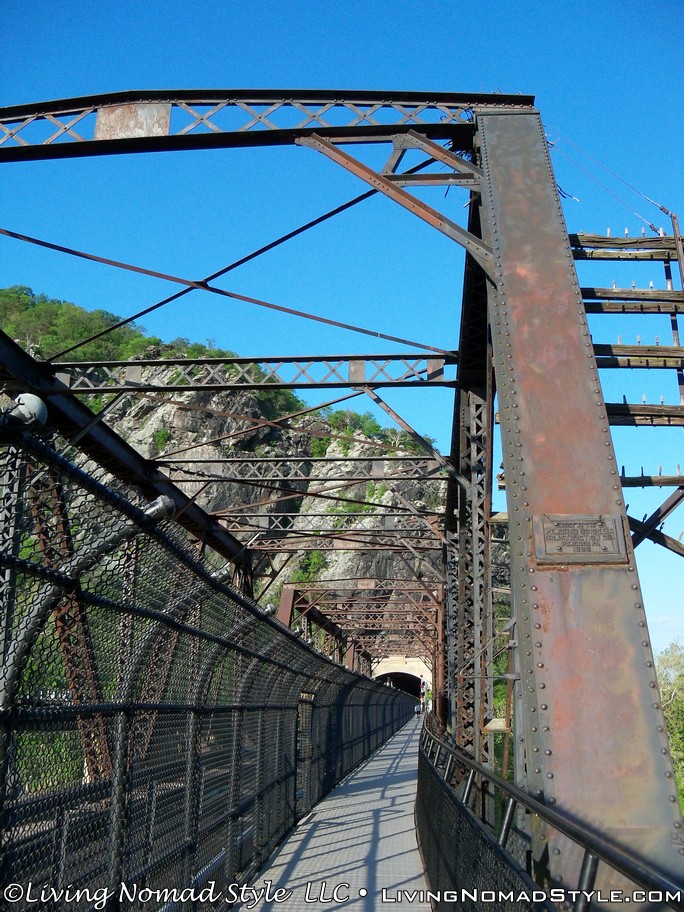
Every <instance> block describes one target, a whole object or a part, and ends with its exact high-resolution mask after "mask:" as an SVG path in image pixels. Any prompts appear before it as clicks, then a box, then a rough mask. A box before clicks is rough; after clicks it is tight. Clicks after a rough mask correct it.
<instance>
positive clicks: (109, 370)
mask: <svg viewBox="0 0 684 912" xmlns="http://www.w3.org/2000/svg"><path fill="white" fill-rule="evenodd" d="M456 361H457V356H456V354H455V353H453V354H451V355H449V354H446V353H445V355H444V356H443V357H440V356H436V355H435V354H433V353H415V354H414V353H409V354H394V355H318V356H316V355H305V356H287V357H281V358H268V357H267V358H238V357H232V358H156V359H141V360H136V361H98V362H82V361H70V362H58V363H55V364H54V365H52V370H53V371H54V374H55V376H56V378H57V379H58V380H60V381H61V382H62V383H63V384H64V385H65V386H66V387H68V389H69V390H70V391H71V392H72V393H74V394H76V393H78V395H80V396H84V395H85V396H87V395H101V394H102V393H103V392H109V393H116V392H130V393H133V392H139V393H154V392H161V391H165V392H191V391H196V390H206V389H210V390H214V391H216V392H219V391H223V390H246V389H247V390H261V389H269V390H273V389H297V388H299V387H302V388H309V389H338V388H344V389H348V388H350V387H356V386H360V385H366V386H370V387H384V386H416V385H417V386H422V385H424V384H428V385H430V386H445V387H450V386H453V385H454V380H453V379H451V378H450V377H449V375H448V371H447V368H448V367H451V366H453V365H454V364H455V363H456ZM3 379H4V378H3ZM7 384H8V386H7V388H8V389H12V378H11V377H8V378H7Z"/></svg>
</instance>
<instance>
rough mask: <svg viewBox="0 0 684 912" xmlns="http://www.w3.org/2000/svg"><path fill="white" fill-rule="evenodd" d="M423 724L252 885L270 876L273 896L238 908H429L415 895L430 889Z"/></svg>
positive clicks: (341, 788) (370, 765) (343, 791)
mask: <svg viewBox="0 0 684 912" xmlns="http://www.w3.org/2000/svg"><path fill="white" fill-rule="evenodd" d="M421 724H422V718H417V719H413V720H411V721H410V722H409V723H408V724H407V725H406V726H405V727H404V728H403V729H402V730H401V731H400V732H398V733H397V734H396V735H394V737H393V738H391V739H390V740H389V741H388V742H387V743H386V744H385V745H384V746H383V747H382V748H380V750H378V751H376V753H375V754H373V756H372V757H370V758H369V759H368V760H366V762H365V763H362V764H361V765H360V766H359V767H357V769H355V770H354V771H353V772H352V773H351V774H350V775H349V776H347V778H346V779H345V780H344V781H343V782H342V783H341V784H340V785H338V786H337V788H335V789H333V791H332V792H330V794H329V795H328V796H327V797H326V798H324V800H323V801H321V802H320V803H319V804H317V805H316V807H314V809H313V810H312V812H311V813H310V814H309V815H308V816H307V817H305V818H304V819H303V820H302V821H301V822H300V823H299V825H298V826H297V828H296V829H295V830H294V832H293V833H292V835H291V836H290V837H289V838H288V839H287V840H286V841H285V842H284V843H283V844H282V845H281V846H280V847H279V848H278V850H277V851H276V853H275V854H274V855H273V856H272V858H271V859H270V860H269V862H268V864H267V866H266V868H264V869H263V870H262V871H261V873H260V875H259V878H258V879H257V880H256V881H255V882H254V884H253V886H254V887H256V889H257V890H258V889H259V888H262V889H263V888H264V887H265V886H266V884H267V883H268V882H269V881H270V882H271V885H270V887H269V894H270V897H269V896H263V898H262V899H261V900H260V901H258V902H256V903H254V900H253V899H251V901H249V902H248V903H242V904H241V905H240V906H239V907H238V908H240V909H241V910H244V909H246V908H248V907H249V908H252V909H256V910H259V912H266V910H273V912H277V910H282V912H300V910H302V912H304V910H310V912H324V910H327V912H336V910H337V909H340V908H344V910H345V912H375V910H377V909H387V910H388V912H389V910H391V909H396V908H397V907H396V905H395V904H396V903H397V902H403V903H406V904H408V908H409V909H410V910H411V912H429V910H430V904H429V903H428V902H427V901H425V900H424V899H423V897H422V896H421V895H420V893H416V891H425V890H426V889H427V887H426V884H425V878H424V876H423V865H422V863H421V859H420V854H419V852H418V846H417V843H416V833H415V824H414V817H413V808H414V803H415V798H416V773H417V766H418V740H419V736H420V729H421ZM276 890H281V891H283V892H282V893H281V894H280V895H278V896H277V898H275V899H273V898H272V897H274V896H275V891H276ZM400 908H402V909H404V908H407V906H401V907H400Z"/></svg>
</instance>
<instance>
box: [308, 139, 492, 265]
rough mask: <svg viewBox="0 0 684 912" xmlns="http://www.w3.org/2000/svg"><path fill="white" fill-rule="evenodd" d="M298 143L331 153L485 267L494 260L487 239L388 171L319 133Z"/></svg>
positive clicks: (350, 169)
mask: <svg viewBox="0 0 684 912" xmlns="http://www.w3.org/2000/svg"><path fill="white" fill-rule="evenodd" d="M297 143H298V144H299V145H302V146H308V147H309V148H311V149H315V150H316V151H318V152H322V153H323V154H324V155H327V157H328V158H329V159H330V160H331V161H334V162H335V163H336V164H338V165H341V166H342V167H343V168H346V170H347V171H349V172H350V173H351V174H354V175H356V177H359V178H361V180H364V181H365V182H366V183H367V184H369V185H370V186H371V187H373V188H374V189H375V190H379V191H380V193H383V194H384V195H385V196H387V197H389V198H390V199H391V200H393V201H394V202H395V203H398V204H399V205H400V206H403V208H404V209H407V210H408V211H409V212H411V213H413V215H417V216H418V218H420V219H422V220H423V221H424V222H426V223H427V224H428V225H430V226H431V227H432V228H436V229H437V230H438V231H440V232H441V233H442V234H445V235H446V236H447V237H448V238H451V240H452V241H456V242H457V243H458V244H461V245H462V246H463V247H465V249H466V250H467V251H468V252H469V253H470V254H471V256H473V257H474V258H475V259H476V260H477V261H478V262H479V263H480V264H481V265H482V267H483V268H484V269H487V268H488V264H489V263H490V261H491V251H490V249H489V247H488V246H487V244H485V243H483V241H482V240H481V239H480V238H478V237H476V236H475V235H473V234H471V233H470V232H469V231H466V230H465V229H464V228H461V226H460V225H458V224H457V223H456V222H454V221H452V220H451V219H449V218H447V217H446V216H445V215H442V214H441V213H440V212H437V211H436V210H435V209H433V208H432V207H431V206H428V205H426V204H425V203H423V202H422V201H421V200H419V199H418V198H417V197H415V196H412V195H411V194H410V193H406V191H405V190H402V189H401V188H400V187H397V186H396V185H395V184H394V183H392V181H391V180H389V179H388V178H387V177H386V175H384V174H379V173H378V172H376V171H374V170H373V169H372V168H369V167H368V166H367V165H365V164H363V162H360V161H358V160H357V159H355V158H354V157H353V156H351V155H349V154H348V153H347V152H344V151H343V150H342V149H339V148H338V147H337V146H336V145H334V143H332V142H329V141H328V140H327V139H325V138H324V137H323V136H320V135H318V134H315V133H314V134H313V135H311V136H309V137H304V138H301V139H298V140H297Z"/></svg>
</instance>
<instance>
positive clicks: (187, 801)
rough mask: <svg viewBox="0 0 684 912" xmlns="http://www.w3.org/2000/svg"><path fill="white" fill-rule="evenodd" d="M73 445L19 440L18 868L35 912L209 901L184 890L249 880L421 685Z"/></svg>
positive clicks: (12, 599) (3, 633) (8, 831)
mask: <svg viewBox="0 0 684 912" xmlns="http://www.w3.org/2000/svg"><path fill="white" fill-rule="evenodd" d="M5 433H7V432H5ZM65 446H66V444H65V442H64V441H59V440H58V441H54V440H52V441H49V442H46V440H45V439H41V438H39V437H36V436H33V435H30V434H28V433H27V432H21V433H17V434H16V435H15V436H13V437H11V438H6V440H5V442H4V444H3V446H2V449H1V451H0V509H1V510H2V527H1V529H0V536H1V537H2V556H1V559H0V589H1V590H2V627H1V629H0V637H1V646H2V655H3V665H2V671H1V674H0V712H1V716H0V721H1V726H2V728H1V733H0V735H1V737H0V831H1V834H2V836H1V838H2V862H1V863H2V885H3V888H4V889H5V890H7V887H8V885H15V886H13V887H12V890H14V893H13V894H11V895H12V897H13V899H14V900H15V901H14V902H13V906H12V908H13V909H15V910H17V912H23V910H24V909H35V908H49V909H51V910H60V909H66V908H68V909H69V910H70V912H76V910H81V909H82V910H89V909H93V908H123V909H130V910H137V909H143V908H144V909H146V910H149V909H162V908H163V909H165V910H168V912H170V910H171V909H191V908H207V906H206V905H198V904H197V902H196V901H193V900H190V899H189V900H187V901H182V902H180V903H178V902H173V901H170V900H168V901H165V900H164V897H165V896H167V897H168V896H169V895H171V894H169V892H168V891H170V890H173V889H176V890H179V889H181V888H193V889H194V890H195V895H196V891H197V890H200V889H201V888H202V887H203V886H205V885H207V884H210V883H212V882H213V883H215V885H216V891H217V892H220V891H223V890H225V889H226V887H227V886H228V885H230V884H235V883H248V882H249V878H250V877H252V876H253V875H254V873H255V872H256V871H257V870H258V869H259V867H260V866H261V865H262V864H263V862H264V861H265V859H266V858H267V857H268V856H269V854H270V853H271V852H272V851H273V849H274V848H275V846H276V845H277V844H278V843H279V842H280V841H281V840H282V838H283V837H284V836H285V834H286V833H287V832H288V831H289V829H290V828H291V827H292V826H293V825H294V824H295V823H296V821H297V820H298V819H299V818H300V817H301V816H303V815H304V814H305V813H307V811H308V810H309V808H310V807H311V806H312V805H313V804H314V803H315V802H316V801H318V800H319V799H320V798H321V797H322V796H323V795H325V794H326V792H328V791H329V790H330V789H331V788H332V787H333V786H334V785H335V784H336V783H337V782H339V780H340V779H341V778H342V777H344V776H345V775H346V774H347V773H348V772H349V771H350V770H351V769H353V768H354V767H355V766H356V765H357V764H358V763H360V762H361V761H362V760H363V759H364V758H366V757H367V756H368V755H369V754H370V753H371V752H372V751H374V750H375V749H376V748H377V747H379V746H380V745H381V744H382V743H383V742H384V741H385V740H386V739H387V738H388V737H389V736H390V735H392V734H393V733H394V732H395V731H396V730H397V729H398V728H400V727H401V726H402V725H403V724H404V723H405V722H406V721H407V720H408V719H409V718H410V717H411V715H412V713H413V707H414V703H415V701H414V700H413V699H411V698H410V697H408V696H407V695H406V694H404V693H402V692H401V691H397V690H391V689H389V688H387V687H385V686H382V685H380V684H377V683H376V682H374V681H371V680H370V679H368V678H363V677H360V676H358V675H355V674H353V673H351V672H350V671H348V670H346V669H345V668H343V667H342V666H340V665H337V664H335V663H333V662H332V661H330V660H329V659H326V658H324V657H323V656H320V655H318V654H316V653H315V652H312V651H311V650H310V649H309V648H307V647H306V645H305V644H304V643H302V642H301V641H300V640H298V639H297V637H296V636H295V635H294V634H292V633H291V632H290V631H288V630H286V629H285V628H283V627H282V626H281V625H279V624H278V623H277V622H276V621H274V620H272V619H271V618H270V617H268V616H267V615H266V614H265V613H264V612H263V611H262V610H261V609H260V608H259V606H258V605H257V604H256V603H255V602H253V601H251V600H250V599H248V598H246V597H245V596H244V595H242V594H241V593H240V592H238V591H236V590H235V589H234V588H233V587H232V586H231V585H230V582H229V580H230V578H231V574H230V570H231V567H230V566H225V560H224V559H223V558H220V557H219V556H218V555H216V554H215V553H213V552H211V551H209V550H208V549H202V548H201V547H200V545H199V544H197V543H192V542H189V541H188V538H187V533H184V532H183V531H182V530H180V529H179V527H178V526H177V525H176V524H175V523H174V521H173V519H172V518H171V517H170V509H171V505H170V503H169V504H167V503H166V502H165V499H164V498H159V499H158V500H157V501H155V502H154V503H152V504H150V503H149V502H146V501H145V498H144V497H143V496H142V495H141V494H140V492H136V491H135V490H134V489H131V488H126V489H124V487H123V486H122V485H121V484H120V483H119V482H115V481H113V480H112V478H111V476H109V475H108V474H107V473H106V472H105V471H104V469H102V468H100V467H98V466H96V465H95V464H94V463H92V462H88V463H86V462H84V461H83V460H81V459H78V458H76V460H75V461H76V462H78V463H79V464H78V465H77V464H75V462H74V461H69V460H67V459H66V458H64V457H63V456H60V455H59V453H58V449H64V447H65ZM29 885H32V889H33V894H31V893H30V890H29ZM122 885H123V886H124V888H125V889H124V892H123V894H122ZM42 890H45V891H47V894H45V893H43V894H41V893H40V891H42ZM39 895H42V896H43V901H42V904H39V905H38V906H37V905H36V902H35V900H32V898H31V897H32V896H33V897H36V896H39ZM122 895H123V899H122ZM175 895H177V894H175ZM46 896H47V899H45V897H46ZM154 897H157V901H155V900H154Z"/></svg>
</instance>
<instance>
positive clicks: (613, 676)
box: [477, 113, 684, 886]
mask: <svg viewBox="0 0 684 912" xmlns="http://www.w3.org/2000/svg"><path fill="white" fill-rule="evenodd" d="M477 126H478V134H479V139H480V146H481V162H480V163H481V164H482V167H483V169H484V171H485V175H486V178H485V180H484V182H483V193H482V200H483V236H484V237H485V238H486V239H487V240H488V241H489V243H490V244H491V246H492V247H493V249H494V260H495V265H494V279H495V285H494V286H493V287H492V294H491V301H490V323H491V327H492V341H493V346H494V365H495V371H496V378H497V390H498V395H499V401H500V413H501V416H502V420H501V425H502V435H503V454H504V467H505V473H506V496H507V502H508V515H509V528H510V541H511V564H512V566H511V573H512V598H513V606H514V614H515V620H516V639H517V641H518V643H519V647H518V661H519V667H520V678H521V683H520V685H518V687H517V688H516V691H517V693H518V698H519V700H520V702H521V708H522V712H521V719H520V723H521V730H520V732H519V734H520V736H521V737H524V739H525V741H524V745H525V751H526V758H527V762H526V781H525V782H524V783H523V784H524V785H525V787H526V789H527V790H528V791H529V792H530V793H531V794H533V795H535V796H543V799H544V801H545V803H547V804H556V805H557V806H558V807H559V808H562V810H563V812H564V813H567V814H569V815H571V816H574V817H577V818H579V819H581V820H582V821H584V822H585V823H587V824H588V825H595V826H596V827H597V829H599V830H600V831H601V832H602V833H604V834H605V835H606V838H608V839H611V840H613V841H614V842H615V843H617V844H621V845H624V846H626V847H629V848H631V849H633V850H634V851H635V852H637V853H638V854H640V855H642V856H644V857H646V858H648V859H653V860H655V861H656V862H657V864H658V865H659V866H660V867H661V868H662V870H663V871H667V872H670V873H674V872H676V877H677V878H680V877H681V871H682V859H681V856H680V855H679V849H680V848H684V840H683V839H682V836H681V835H680V833H681V819H680V815H679V811H678V806H677V797H676V794H675V791H674V788H673V782H674V779H673V774H672V761H671V758H670V756H669V751H668V744H667V737H666V735H665V723H664V718H663V714H662V709H661V707H660V704H659V702H658V698H657V693H658V691H657V682H656V678H655V672H654V659H653V652H652V650H651V646H650V643H649V638H648V633H647V627H646V618H645V613H644V608H643V600H642V596H641V592H640V586H639V581H638V576H637V571H636V565H635V562H634V554H633V549H632V543H631V538H630V536H629V534H628V525H627V516H626V513H625V505H624V499H623V496H622V490H621V485H620V477H619V474H618V468H617V466H616V463H615V454H614V451H613V446H612V442H611V438H610V427H609V423H608V414H607V411H606V406H605V403H604V401H603V397H602V393H601V387H600V383H599V379H598V370H597V365H596V359H595V356H594V352H593V346H592V341H591V335H590V332H589V328H588V326H587V322H586V315H585V308H584V303H583V300H582V296H581V293H580V288H579V283H578V281H577V276H576V273H575V270H574V266H573V251H572V246H571V243H570V240H569V238H568V235H567V232H566V228H565V224H564V221H563V217H562V211H561V205H560V200H559V198H558V195H557V191H556V187H555V181H554V178H553V174H552V171H551V166H550V161H549V156H548V151H547V148H546V143H545V140H544V130H543V127H542V124H541V121H540V119H539V118H538V117H537V116H536V115H534V114H529V115H520V116H516V117H503V116H497V115H496V114H487V113H483V114H482V115H480V116H478V118H477ZM521 224H524V226H525V230H524V232H521V231H520V225H521ZM550 325H552V326H553V332H551V333H550V332H549V326H550ZM579 429H581V432H580V430H579ZM516 734H518V732H516ZM532 836H533V854H534V857H535V861H536V864H537V865H538V866H539V867H546V868H548V869H549V873H550V875H551V877H552V878H555V877H562V878H563V879H564V882H570V881H572V882H576V876H577V875H578V873H579V865H580V862H581V859H579V858H577V857H574V856H573V850H572V849H571V848H570V847H569V845H568V844H567V842H566V841H565V840H564V839H563V838H560V837H559V836H558V835H557V834H555V833H553V832H544V831H542V830H541V829H539V828H536V827H535V828H533V833H532ZM556 850H558V852H556ZM604 878H605V875H603V874H601V873H599V878H598V880H597V886H599V885H603V883H605V884H606V885H608V884H610V883H611V881H610V879H609V878H605V879H604Z"/></svg>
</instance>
